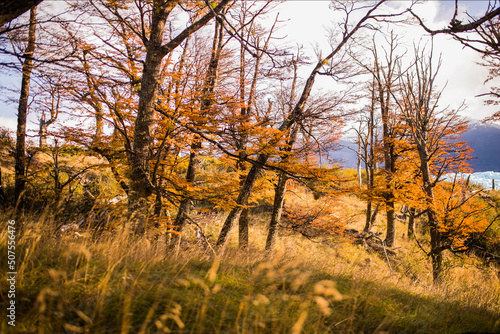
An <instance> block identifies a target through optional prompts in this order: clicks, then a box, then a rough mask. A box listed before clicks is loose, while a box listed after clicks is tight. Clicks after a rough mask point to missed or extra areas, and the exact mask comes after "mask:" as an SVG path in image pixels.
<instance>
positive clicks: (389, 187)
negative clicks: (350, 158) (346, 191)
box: [358, 31, 404, 247]
mask: <svg viewBox="0 0 500 334" xmlns="http://www.w3.org/2000/svg"><path fill="white" fill-rule="evenodd" d="M383 37H384V38H385V39H386V42H387V44H388V47H387V49H385V48H384V47H382V52H381V53H382V54H384V55H385V58H382V56H380V55H379V48H378V47H377V44H376V42H375V35H374V37H373V41H372V47H371V48H370V52H371V53H372V55H373V66H368V65H365V64H362V63H361V62H358V63H360V64H361V66H363V67H364V68H365V70H367V71H368V72H369V73H370V74H371V75H372V77H373V85H372V88H371V89H372V90H373V93H372V94H373V97H372V99H375V100H376V102H377V103H376V104H377V105H378V106H379V107H380V119H381V121H382V145H383V148H382V153H383V162H384V178H385V191H384V194H383V196H384V204H385V208H386V215H387V232H386V238H385V243H386V245H387V246H389V247H392V246H394V242H395V240H396V224H395V195H394V180H393V178H394V173H395V172H396V165H397V159H398V156H399V152H398V150H399V148H398V147H397V142H398V138H400V137H402V136H404V133H401V131H400V130H401V127H398V126H397V124H398V120H397V116H396V115H395V112H394V110H393V109H394V108H393V106H394V103H393V101H392V100H393V97H392V94H391V92H392V91H393V90H394V89H395V85H396V81H397V75H398V73H397V72H396V70H397V65H398V64H399V62H400V60H401V58H402V57H403V54H396V48H397V46H398V37H397V36H396V35H395V34H394V32H392V31H391V34H390V36H388V37H386V36H383ZM372 118H373V116H370V123H371V124H369V127H368V129H370V127H373V126H374V124H373V120H372ZM372 131H373V130H372ZM371 138H373V133H372V134H371ZM370 176H371V178H372V179H373V175H370ZM372 182H373V181H372ZM370 188H373V184H372V185H371V186H370ZM369 203H370V201H369ZM369 205H370V208H368V209H371V204H369ZM367 212H368V210H367ZM370 222H371V218H369V217H368V213H367V220H366V224H365V228H366V227H369V225H370Z"/></svg>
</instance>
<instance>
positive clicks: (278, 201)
mask: <svg viewBox="0 0 500 334" xmlns="http://www.w3.org/2000/svg"><path fill="white" fill-rule="evenodd" d="M287 180H288V177H287V176H286V175H285V173H283V172H281V173H280V175H279V179H278V184H277V185H276V186H275V189H274V204H273V213H272V215H271V222H270V224H269V232H268V234H267V240H266V251H270V250H272V248H273V246H274V243H275V240H276V234H277V233H278V224H279V222H280V220H281V213H282V211H283V202H284V201H285V190H286V181H287Z"/></svg>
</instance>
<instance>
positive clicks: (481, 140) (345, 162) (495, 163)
mask: <svg viewBox="0 0 500 334" xmlns="http://www.w3.org/2000/svg"><path fill="white" fill-rule="evenodd" d="M463 139H464V140H465V141H466V142H468V143H469V145H470V147H472V148H473V149H474V153H473V156H474V157H475V158H474V159H472V160H471V161H470V164H471V166H472V169H473V170H474V172H488V171H493V172H500V126H498V125H494V124H484V123H482V122H481V121H476V120H471V121H470V127H469V130H468V131H467V132H466V133H465V134H464V135H463ZM339 144H340V149H339V150H337V151H335V152H330V155H331V156H332V157H333V158H334V159H335V160H336V161H337V162H338V163H339V164H340V165H341V166H343V167H346V168H356V148H357V146H356V144H354V143H353V142H352V141H351V140H349V139H347V138H346V139H345V140H341V141H340V142H339Z"/></svg>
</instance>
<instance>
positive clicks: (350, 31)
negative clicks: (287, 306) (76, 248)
mask: <svg viewBox="0 0 500 334" xmlns="http://www.w3.org/2000/svg"><path fill="white" fill-rule="evenodd" d="M383 3H384V1H379V2H377V3H376V4H375V5H373V6H371V7H369V8H368V9H367V7H364V6H362V7H361V9H367V12H366V14H365V15H364V16H363V17H362V18H361V19H360V20H359V21H358V22H357V23H356V24H355V25H354V26H350V24H349V19H350V18H351V14H353V13H354V12H356V11H357V9H359V8H356V7H355V6H354V5H352V4H345V3H338V5H339V9H341V10H343V11H344V12H345V14H346V20H345V24H344V25H343V27H344V30H343V32H342V36H341V39H340V42H339V43H338V44H337V45H336V46H335V47H333V48H332V49H333V50H332V52H331V53H330V54H328V55H327V56H326V57H321V58H320V59H319V61H318V63H317V64H316V65H315V66H314V68H313V70H312V71H311V73H310V74H309V76H308V78H307V80H306V82H305V85H304V88H303V90H302V93H301V94H300V96H299V98H298V101H297V103H296V104H295V106H294V108H293V109H292V111H291V112H290V113H289V114H288V115H286V116H285V119H284V120H283V122H282V123H281V125H280V126H279V127H278V129H277V130H278V131H279V132H278V133H279V135H278V136H275V137H274V138H272V139H271V140H269V141H268V142H267V143H265V146H267V147H268V148H274V147H276V146H277V145H279V144H280V143H282V142H283V141H284V138H285V136H286V134H287V133H288V131H289V129H290V128H291V127H292V126H293V125H294V124H295V123H296V122H297V121H298V120H300V119H301V117H302V114H303V111H304V108H305V106H306V103H307V100H308V98H309V96H310V94H311V90H312V88H313V85H314V81H315V78H316V76H317V75H318V73H319V72H320V71H321V70H322V69H323V67H324V66H325V65H327V64H328V62H329V61H330V60H331V59H332V58H333V57H334V56H335V55H337V54H338V53H339V52H340V51H341V50H342V48H343V47H344V45H345V44H346V43H347V42H348V41H349V40H350V39H351V37H352V36H353V35H354V34H355V33H356V32H357V31H358V30H359V29H360V28H362V27H364V26H365V25H366V24H368V22H367V21H370V20H371V19H374V18H376V17H377V16H376V14H374V12H375V11H376V10H377V8H379V7H380V6H381V5H382V4H383ZM384 16H387V15H384ZM325 72H328V71H325ZM269 158H270V153H269V149H268V150H267V152H266V151H263V152H262V153H260V154H259V155H258V157H257V159H256V160H255V161H254V162H253V165H252V168H250V170H249V172H248V174H247V176H246V179H245V183H244V184H243V186H242V188H241V190H240V193H239V195H238V198H237V200H236V203H237V205H238V206H237V207H235V208H234V209H233V210H231V212H230V213H229V215H228V217H227V218H226V220H225V222H224V225H223V227H222V229H221V232H220V234H219V237H218V239H217V242H216V245H217V246H218V247H222V246H224V245H225V244H226V241H227V238H228V235H229V232H230V231H231V229H232V227H233V225H234V223H235V221H236V220H237V219H238V218H239V216H240V214H241V211H242V210H243V207H244V206H246V205H247V202H248V198H249V196H250V193H251V191H252V188H253V186H254V184H255V181H256V180H257V177H258V175H259V173H260V171H261V169H262V168H263V167H264V166H265V165H266V163H267V161H268V160H269Z"/></svg>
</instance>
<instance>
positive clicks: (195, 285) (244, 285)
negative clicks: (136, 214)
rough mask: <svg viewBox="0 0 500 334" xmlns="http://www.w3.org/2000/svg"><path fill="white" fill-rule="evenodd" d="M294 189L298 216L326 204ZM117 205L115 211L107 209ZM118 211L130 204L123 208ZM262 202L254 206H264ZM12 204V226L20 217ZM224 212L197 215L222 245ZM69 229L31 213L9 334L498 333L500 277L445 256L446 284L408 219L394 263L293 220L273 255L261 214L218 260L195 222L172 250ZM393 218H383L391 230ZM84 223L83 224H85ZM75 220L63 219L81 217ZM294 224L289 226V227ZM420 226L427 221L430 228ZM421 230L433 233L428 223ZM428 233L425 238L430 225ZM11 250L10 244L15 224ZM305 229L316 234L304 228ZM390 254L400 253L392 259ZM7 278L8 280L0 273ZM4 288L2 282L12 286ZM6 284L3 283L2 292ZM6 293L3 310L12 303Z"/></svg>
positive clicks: (291, 202)
mask: <svg viewBox="0 0 500 334" xmlns="http://www.w3.org/2000/svg"><path fill="white" fill-rule="evenodd" d="M328 203H330V202H329V201H328V200H327V199H324V198H321V199H319V200H315V199H314V198H313V196H312V194H310V193H304V192H303V191H300V189H296V190H295V192H294V194H292V195H289V196H288V198H287V207H288V209H287V210H288V211H290V210H293V209H294V208H295V209H297V208H299V206H300V208H302V209H304V210H306V211H307V212H311V211H314V208H317V207H322V208H323V207H324V205H325V204H328ZM335 203H336V204H335V205H331V207H330V208H328V209H329V210H333V211H329V212H330V215H331V216H332V217H340V219H341V220H342V221H343V222H344V223H346V224H347V225H345V227H346V231H347V230H349V231H351V232H350V233H352V231H353V230H360V228H361V227H362V223H363V222H362V220H363V213H362V208H363V206H364V204H363V202H361V201H359V200H358V199H357V198H356V197H355V196H351V195H345V196H342V197H341V198H339V199H338V201H336V202H335ZM103 209H104V210H108V211H106V212H107V213H108V214H109V212H110V211H109V208H108V209H106V208H103ZM115 210H119V207H117V208H116V209H115ZM253 211H255V210H253ZM13 214H14V213H13V212H12V211H4V212H3V213H2V218H1V221H2V222H3V224H5V222H7V221H8V220H9V219H11V218H12V217H13ZM225 215H226V213H224V212H221V213H210V214H209V213H199V214H196V215H193V216H192V217H193V219H194V221H195V222H196V224H197V226H199V227H201V228H202V229H203V230H204V232H205V235H206V236H207V237H208V240H209V242H210V243H211V244H213V243H214V235H216V234H217V232H218V230H219V229H220V227H221V224H222V222H223V220H224V218H225ZM125 217H126V216H125V215H121V216H119V217H118V218H117V219H115V220H113V222H112V223H113V226H117V227H116V228H114V229H111V230H108V231H104V232H103V233H102V234H101V235H100V236H98V235H95V234H94V233H93V231H92V230H88V231H85V230H80V231H79V233H78V234H75V232H74V231H70V232H68V233H63V234H61V233H60V232H55V231H57V228H56V227H57V226H60V224H61V222H60V221H58V220H57V219H56V218H55V217H54V216H53V215H52V214H50V213H47V212H45V213H42V214H41V215H30V216H26V217H25V218H26V221H27V222H28V225H27V226H26V228H25V230H24V235H23V237H22V238H19V239H18V243H17V245H16V252H17V254H18V259H19V260H18V261H19V262H18V268H17V270H18V275H17V276H16V294H17V295H18V296H20V297H19V298H18V299H17V303H18V304H17V309H16V312H17V313H16V327H15V330H12V327H10V326H6V324H5V322H2V327H1V328H0V331H1V332H2V333H20V332H38V333H42V332H44V333H105V332H106V333H159V332H171V333H181V332H182V333H215V334H217V333H273V334H274V333H295V334H298V333H403V332H406V333H466V332H468V333H479V332H481V333H495V332H498V331H499V330H500V321H499V320H498V319H500V313H499V310H500V304H499V302H500V298H499V297H500V279H499V278H500V277H498V276H497V273H496V270H494V269H493V268H489V267H488V266H484V265H483V264H481V262H480V261H479V259H476V258H474V257H454V256H452V255H451V254H447V255H446V261H447V271H446V275H445V278H444V281H443V283H442V284H441V285H434V284H433V283H432V275H429V270H430V261H429V260H428V258H427V256H426V255H425V254H423V253H422V251H421V250H420V249H419V248H418V247H417V245H416V244H415V243H414V242H413V241H412V240H410V239H407V238H406V237H404V233H403V231H405V228H406V227H405V225H404V224H402V223H398V226H397V229H398V231H399V232H398V239H397V246H396V247H395V248H394V249H393V250H391V251H390V252H389V253H388V254H389V258H388V259H387V258H386V256H384V253H383V252H380V251H379V250H376V249H373V248H371V247H369V246H367V245H366V244H365V246H363V245H362V244H360V243H358V242H357V241H356V240H357V239H356V238H354V237H352V236H348V235H347V234H346V235H344V236H342V235H339V234H319V235H318V234H317V233H316V234H311V233H305V230H301V233H297V232H295V231H294V230H292V229H290V225H287V224H286V219H285V224H284V225H283V227H282V229H281V230H280V234H279V237H278V239H277V243H276V245H275V248H274V251H273V253H272V254H271V253H267V252H264V251H263V248H264V244H265V238H266V234H267V225H268V221H269V215H268V214H265V213H258V212H257V211H255V213H253V214H252V215H251V222H252V224H251V225H250V236H251V239H250V245H249V248H248V250H246V251H241V250H240V251H238V250H237V247H236V244H237V236H236V235H234V233H233V236H232V237H231V239H230V243H229V245H228V248H227V249H226V251H225V252H223V253H220V254H219V255H217V256H215V255H214V252H213V249H212V247H207V246H206V245H204V244H200V243H199V242H198V239H197V236H196V235H197V232H196V230H197V226H196V225H194V224H190V225H189V226H188V227H187V228H186V229H185V235H184V237H183V242H182V244H181V247H180V249H178V250H177V251H175V252H173V253H168V252H166V249H165V240H164V237H162V236H160V237H159V239H158V238H157V237H156V236H155V233H154V232H153V231H151V233H148V234H147V235H145V236H142V237H138V236H135V237H132V236H128V234H127V233H124V232H126V230H123V229H121V228H120V226H124V225H122V223H125V222H126V218H125ZM383 220H384V217H383V216H380V221H379V222H378V223H377V224H376V225H375V227H374V230H373V231H374V232H375V234H376V235H377V234H379V233H383V231H384V223H383ZM75 221H76V220H75ZM70 222H71V221H68V220H65V221H64V222H63V223H70ZM287 226H288V227H287ZM419 231H420V228H419ZM421 232H424V231H423V230H422V231H421ZM421 232H419V238H421V237H420V233H421ZM1 233H2V237H1V239H0V240H1V241H0V248H1V249H2V252H4V253H5V252H6V248H7V244H6V240H8V238H7V229H6V228H3V229H2V232H1ZM304 235H307V237H304ZM388 261H389V262H388ZM2 281H3V282H5V280H2ZM2 284H3V285H4V284H5V283H2ZM2 291H6V290H4V289H2ZM5 300H6V299H5V298H3V299H2V301H1V302H0V305H1V307H2V308H5V307H7V305H6V304H5Z"/></svg>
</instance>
